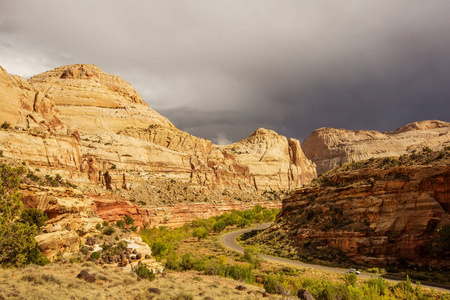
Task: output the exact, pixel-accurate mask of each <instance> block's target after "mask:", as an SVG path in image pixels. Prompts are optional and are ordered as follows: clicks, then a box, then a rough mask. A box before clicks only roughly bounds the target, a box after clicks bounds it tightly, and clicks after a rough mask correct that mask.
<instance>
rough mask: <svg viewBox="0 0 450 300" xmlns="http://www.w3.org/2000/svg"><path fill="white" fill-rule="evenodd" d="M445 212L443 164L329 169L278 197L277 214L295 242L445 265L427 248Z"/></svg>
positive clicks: (448, 220) (447, 194)
mask: <svg viewBox="0 0 450 300" xmlns="http://www.w3.org/2000/svg"><path fill="white" fill-rule="evenodd" d="M449 213H450V167H449V166H408V167H405V166H398V167H394V168H389V169H386V170H383V169H362V170H357V171H351V172H344V173H337V174H333V175H331V176H329V177H328V178H327V181H326V185H325V186H324V185H322V186H320V187H309V188H304V189H299V190H297V191H295V192H294V194H293V195H292V196H291V197H290V198H287V199H285V200H283V208H282V211H281V213H280V215H279V218H282V219H283V220H285V221H286V223H285V225H283V226H284V229H286V230H287V231H288V232H290V233H291V234H292V240H294V241H295V244H297V245H303V244H304V243H305V242H306V241H308V240H312V241H315V242H316V243H317V244H318V245H319V247H320V248H321V249H323V248H326V247H337V248H339V249H341V250H342V251H343V252H344V253H345V255H346V256H347V257H348V258H350V259H351V260H353V261H356V262H359V263H364V264H369V265H370V264H372V265H386V264H390V263H394V262H398V261H400V260H401V261H406V262H408V263H410V264H417V265H434V266H438V267H446V268H449V267H450V263H449V261H448V260H446V259H442V258H441V259H439V258H437V257H433V256H432V255H431V253H430V252H429V251H430V249H431V245H432V242H433V240H434V239H435V238H436V237H437V236H438V233H437V230H438V229H440V228H442V227H444V226H447V225H450V215H449Z"/></svg>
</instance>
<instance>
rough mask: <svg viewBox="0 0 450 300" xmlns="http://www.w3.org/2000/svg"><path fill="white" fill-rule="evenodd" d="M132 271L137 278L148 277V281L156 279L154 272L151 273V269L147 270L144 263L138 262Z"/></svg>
mask: <svg viewBox="0 0 450 300" xmlns="http://www.w3.org/2000/svg"><path fill="white" fill-rule="evenodd" d="M133 271H134V272H135V273H136V275H137V276H138V277H139V278H142V279H148V280H150V281H153V280H155V279H156V276H155V273H153V271H151V270H149V269H148V267H147V266H146V265H143V264H138V265H137V267H135V268H134V269H133Z"/></svg>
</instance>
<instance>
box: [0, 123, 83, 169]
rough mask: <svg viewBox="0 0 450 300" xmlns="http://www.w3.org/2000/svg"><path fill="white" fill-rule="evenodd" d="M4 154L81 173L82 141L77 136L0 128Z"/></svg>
mask: <svg viewBox="0 0 450 300" xmlns="http://www.w3.org/2000/svg"><path fill="white" fill-rule="evenodd" d="M0 149H1V150H2V151H3V157H5V158H10V159H12V160H14V161H16V162H19V161H23V162H28V163H30V164H32V165H36V166H44V167H49V168H56V169H59V170H63V171H64V172H70V173H72V174H74V173H79V170H80V166H81V163H82V159H83V154H82V148H81V143H80V141H79V139H78V138H77V137H76V136H74V135H63V134H54V133H30V132H29V131H18V130H0Z"/></svg>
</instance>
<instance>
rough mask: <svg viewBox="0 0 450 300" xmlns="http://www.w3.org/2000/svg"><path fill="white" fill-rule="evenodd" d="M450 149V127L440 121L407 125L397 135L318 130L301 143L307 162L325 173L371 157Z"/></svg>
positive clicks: (398, 130)
mask: <svg viewBox="0 0 450 300" xmlns="http://www.w3.org/2000/svg"><path fill="white" fill-rule="evenodd" d="M449 145H450V123H449V122H443V121H438V120H429V121H421V122H414V123H410V124H407V125H405V126H403V127H401V128H399V129H397V130H395V131H394V132H385V133H381V132H378V131H375V130H345V129H334V128H319V129H316V130H314V131H313V132H312V133H311V135H310V136H309V137H308V138H307V139H306V140H305V141H304V142H303V143H302V149H303V151H304V153H305V155H306V157H307V158H308V159H310V160H311V161H312V162H314V163H315V164H316V166H317V173H318V174H322V173H325V172H327V171H329V170H331V169H333V168H335V167H337V166H339V165H340V164H343V163H346V162H352V161H355V162H356V161H361V160H365V159H369V158H371V157H373V158H377V157H389V156H400V155H402V154H405V153H411V152H412V151H418V150H422V148H424V147H429V148H431V149H432V150H440V149H442V148H444V147H445V146H449Z"/></svg>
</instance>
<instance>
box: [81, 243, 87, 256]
mask: <svg viewBox="0 0 450 300" xmlns="http://www.w3.org/2000/svg"><path fill="white" fill-rule="evenodd" d="M80 252H81V253H83V254H84V255H88V254H89V247H88V246H86V245H83V246H81V247H80Z"/></svg>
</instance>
